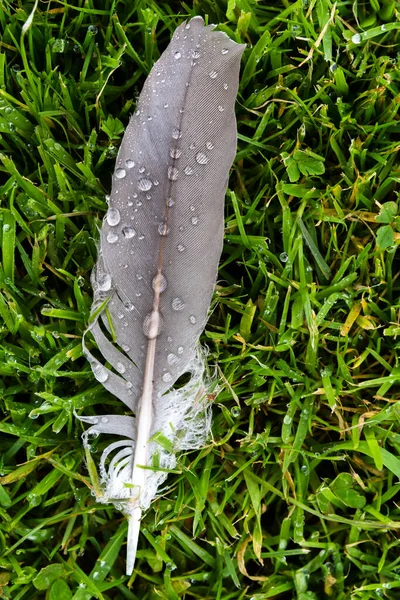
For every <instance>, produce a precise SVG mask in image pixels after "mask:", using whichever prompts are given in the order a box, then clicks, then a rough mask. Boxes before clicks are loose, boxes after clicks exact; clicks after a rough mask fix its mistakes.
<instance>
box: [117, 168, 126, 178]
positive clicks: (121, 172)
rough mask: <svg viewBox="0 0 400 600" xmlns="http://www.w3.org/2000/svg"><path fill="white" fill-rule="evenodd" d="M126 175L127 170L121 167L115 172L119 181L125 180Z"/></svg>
mask: <svg viewBox="0 0 400 600" xmlns="http://www.w3.org/2000/svg"><path fill="white" fill-rule="evenodd" d="M125 175H126V171H125V169H121V168H120V167H119V168H118V169H116V170H115V177H116V178H117V179H123V178H124V177H125Z"/></svg>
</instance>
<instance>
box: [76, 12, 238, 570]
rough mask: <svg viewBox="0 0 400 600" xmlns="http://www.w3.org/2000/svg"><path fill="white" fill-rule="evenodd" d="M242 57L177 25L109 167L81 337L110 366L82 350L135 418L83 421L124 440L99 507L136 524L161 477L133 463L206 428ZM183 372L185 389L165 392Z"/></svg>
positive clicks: (196, 28)
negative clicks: (202, 347)
mask: <svg viewBox="0 0 400 600" xmlns="http://www.w3.org/2000/svg"><path fill="white" fill-rule="evenodd" d="M243 48H244V47H243V46H241V45H238V44H236V43H235V42H233V41H232V40H230V39H229V38H228V37H227V36H226V34H224V33H222V32H220V31H213V26H207V27H205V26H204V23H203V20H202V19H201V18H200V17H196V18H194V19H192V20H191V21H190V22H188V23H183V24H182V25H181V26H180V27H178V28H177V30H176V31H175V33H174V35H173V38H172V40H171V43H170V45H169V46H168V48H167V49H166V50H165V52H164V53H163V54H162V56H161V57H160V59H159V60H158V61H157V63H156V64H155V65H154V67H153V69H152V71H151V73H150V75H149V77H148V78H147V80H146V82H145V84H144V87H143V90H142V93H141V95H140V98H139V101H138V105H137V110H136V112H135V114H134V115H133V116H132V118H131V120H130V122H129V125H128V127H127V129H126V132H125V135H124V138H123V141H122V144H121V147H120V150H119V154H118V158H117V161H116V167H115V172H114V176H113V182H112V192H111V198H110V202H109V209H108V212H107V215H106V218H105V220H104V224H103V227H102V230H101V237H100V251H99V258H98V263H97V266H96V270H95V273H94V275H93V289H94V303H93V309H92V314H93V313H95V314H96V315H97V316H96V317H95V318H93V321H92V323H91V325H90V327H89V330H88V331H90V332H91V333H92V335H93V337H94V338H95V340H96V342H97V346H98V348H99V350H100V352H101V354H102V355H103V357H104V360H105V361H106V362H107V363H108V364H109V366H107V367H106V366H105V365H104V364H102V363H100V362H99V361H98V360H97V359H96V358H95V357H94V355H93V354H92V353H91V352H90V351H89V350H88V348H87V342H85V343H84V350H85V354H86V356H87V358H88V360H89V361H90V363H91V366H92V370H93V373H94V375H95V377H96V378H97V379H98V380H99V381H100V382H101V383H102V384H103V385H104V387H105V388H106V389H107V390H108V391H110V392H111V393H112V394H114V395H115V396H116V397H117V398H119V399H120V400H121V401H122V402H124V403H125V404H126V405H127V407H128V408H129V409H131V410H132V411H133V412H134V413H135V416H136V418H134V417H128V416H127V417H121V416H113V415H106V416H104V417H84V418H82V420H84V421H86V422H89V423H90V424H91V425H92V426H91V427H90V428H89V430H88V431H87V432H86V434H85V435H86V436H87V435H90V434H91V433H95V434H97V433H99V432H102V433H112V434H117V435H121V436H124V437H125V438H128V439H127V442H126V444H124V443H121V442H117V443H116V444H115V445H112V446H114V448H115V450H117V451H118V452H117V454H116V456H115V457H114V459H113V461H112V465H111V467H110V469H109V471H108V472H107V473H106V472H105V464H104V463H105V461H103V468H102V471H103V473H102V476H103V483H104V485H105V494H104V497H103V498H102V500H103V501H109V500H111V499H113V501H116V502H117V504H118V505H119V507H120V508H121V509H122V510H123V511H124V512H125V513H127V514H128V515H129V516H130V518H131V521H135V520H136V521H140V514H141V513H140V510H141V509H142V508H147V506H148V505H149V503H150V501H151V499H152V498H153V497H154V495H155V493H156V489H157V486H158V484H159V483H160V481H162V479H163V478H164V477H165V473H164V472H161V473H155V472H154V471H148V470H147V471H145V470H144V469H141V468H140V465H143V464H146V465H151V464H152V459H153V458H154V456H155V455H157V460H158V464H159V465H160V466H162V467H163V468H164V469H165V468H171V466H173V465H174V453H171V452H168V451H166V450H165V448H164V449H162V448H160V447H159V446H158V445H157V444H156V443H154V442H150V443H149V438H150V437H151V436H152V435H154V434H155V433H157V432H161V433H162V435H163V436H164V437H167V438H168V439H169V440H170V441H171V443H172V445H173V447H174V450H177V449H180V448H190V447H194V446H196V445H198V444H199V443H202V442H204V439H205V436H206V435H207V431H208V427H209V416H208V411H207V407H206V400H205V385H204V381H203V371H204V364H203V360H202V358H201V353H200V352H199V348H198V340H199V336H200V334H201V332H202V330H203V328H204V326H205V323H206V319H207V313H208V310H209V306H210V302H211V297H212V293H213V289H214V285H215V280H216V274H217V268H218V261H219V257H220V254H221V249H222V237H223V207H224V196H225V191H226V186H227V181H228V175H229V169H230V167H231V164H232V162H233V159H234V157H235V152H236V121H235V115H234V104H235V99H236V94H237V86H238V75H239V66H240V57H241V54H242V52H243ZM106 300H108V302H107V303H106V308H107V310H104V308H103V310H102V311H99V308H100V307H101V304H102V303H103V302H104V301H106ZM99 312H100V315H99V314H98V313H99ZM187 371H189V372H191V373H192V378H191V380H190V382H189V383H188V384H187V385H186V386H184V388H181V389H180V390H178V391H174V390H172V391H171V387H172V386H173V384H174V383H175V382H176V381H177V379H178V378H179V377H180V376H181V375H182V374H183V373H185V372H187ZM168 390H170V391H168ZM132 442H133V443H132ZM134 447H135V449H134V450H133V448H134ZM114 448H112V449H114ZM106 452H107V457H108V456H109V454H110V452H109V449H107V451H106ZM110 471H111V472H110ZM118 501H119V503H118ZM135 528H136V529H137V526H135ZM130 535H131V537H132V535H133V534H132V532H131V534H130ZM135 535H137V532H136V534H135ZM131 542H132V545H135V542H134V541H131ZM128 543H129V540H128ZM132 552H133V554H134V551H133V550H131V554H132ZM129 560H130V564H128V571H129V570H131V569H132V567H133V564H132V556H131V557H130V559H129Z"/></svg>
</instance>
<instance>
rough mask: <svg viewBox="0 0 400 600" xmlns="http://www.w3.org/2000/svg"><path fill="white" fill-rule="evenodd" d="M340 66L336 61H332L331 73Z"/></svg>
mask: <svg viewBox="0 0 400 600" xmlns="http://www.w3.org/2000/svg"><path fill="white" fill-rule="evenodd" d="M337 68H338V66H337V64H336V63H332V64H331V66H330V67H329V70H330V72H331V73H334V72H335V71H336V70H337Z"/></svg>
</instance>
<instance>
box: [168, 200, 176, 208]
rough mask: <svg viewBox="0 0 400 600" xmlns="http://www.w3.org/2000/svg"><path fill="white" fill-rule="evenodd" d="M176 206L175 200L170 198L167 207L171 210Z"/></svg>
mask: <svg viewBox="0 0 400 600" xmlns="http://www.w3.org/2000/svg"><path fill="white" fill-rule="evenodd" d="M174 204H175V200H174V199H173V198H168V200H167V206H169V208H171V207H172V206H174Z"/></svg>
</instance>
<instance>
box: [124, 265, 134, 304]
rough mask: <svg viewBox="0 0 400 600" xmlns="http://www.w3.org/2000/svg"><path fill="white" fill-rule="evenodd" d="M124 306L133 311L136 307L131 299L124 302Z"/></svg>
mask: <svg viewBox="0 0 400 600" xmlns="http://www.w3.org/2000/svg"><path fill="white" fill-rule="evenodd" d="M126 266H128V265H126ZM124 306H125V308H126V309H127V310H129V311H132V310H134V308H135V307H134V305H133V304H132V302H131V301H130V300H127V301H126V302H124Z"/></svg>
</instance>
